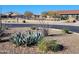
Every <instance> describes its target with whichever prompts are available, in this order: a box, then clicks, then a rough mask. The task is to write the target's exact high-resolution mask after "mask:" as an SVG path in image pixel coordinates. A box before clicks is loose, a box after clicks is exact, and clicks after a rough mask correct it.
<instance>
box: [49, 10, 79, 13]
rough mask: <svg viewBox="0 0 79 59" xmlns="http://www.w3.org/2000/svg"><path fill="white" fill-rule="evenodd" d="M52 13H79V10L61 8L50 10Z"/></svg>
mask: <svg viewBox="0 0 79 59" xmlns="http://www.w3.org/2000/svg"><path fill="white" fill-rule="evenodd" d="M49 12H50V13H51V12H52V13H53V12H56V13H58V14H79V10H61V11H49Z"/></svg>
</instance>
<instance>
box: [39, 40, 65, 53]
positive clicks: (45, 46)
mask: <svg viewBox="0 0 79 59" xmlns="http://www.w3.org/2000/svg"><path fill="white" fill-rule="evenodd" d="M38 48H39V50H40V51H42V52H44V53H45V52H47V51H49V50H51V51H54V52H57V51H61V50H63V48H64V47H63V46H62V45H60V44H57V41H56V40H50V41H47V40H45V39H42V40H41V41H40V42H39V44H38Z"/></svg>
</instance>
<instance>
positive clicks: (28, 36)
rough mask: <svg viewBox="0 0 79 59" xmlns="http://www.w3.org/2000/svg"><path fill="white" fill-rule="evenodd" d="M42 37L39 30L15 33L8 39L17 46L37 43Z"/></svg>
mask: <svg viewBox="0 0 79 59" xmlns="http://www.w3.org/2000/svg"><path fill="white" fill-rule="evenodd" d="M42 37H43V35H42V33H41V32H30V31H29V32H26V33H20V32H19V33H15V34H14V35H13V36H12V37H11V38H10V41H11V42H13V43H15V44H16V45H17V46H20V45H24V44H26V45H27V46H32V45H35V44H37V43H38V41H39V40H40V39H41V38H42Z"/></svg>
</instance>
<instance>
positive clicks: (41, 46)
mask: <svg viewBox="0 0 79 59" xmlns="http://www.w3.org/2000/svg"><path fill="white" fill-rule="evenodd" d="M47 44H48V43H47V41H45V40H44V39H42V40H41V41H39V43H38V48H39V50H40V51H42V52H44V53H45V52H47V51H48V45H47Z"/></svg>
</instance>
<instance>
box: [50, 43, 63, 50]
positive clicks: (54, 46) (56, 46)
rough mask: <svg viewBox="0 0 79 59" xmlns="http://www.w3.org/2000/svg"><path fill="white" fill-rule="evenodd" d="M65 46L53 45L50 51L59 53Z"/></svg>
mask: <svg viewBox="0 0 79 59" xmlns="http://www.w3.org/2000/svg"><path fill="white" fill-rule="evenodd" d="M63 48H64V47H63V45H60V44H54V45H51V47H50V49H51V50H52V51H54V52H57V51H62V50H63Z"/></svg>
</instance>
